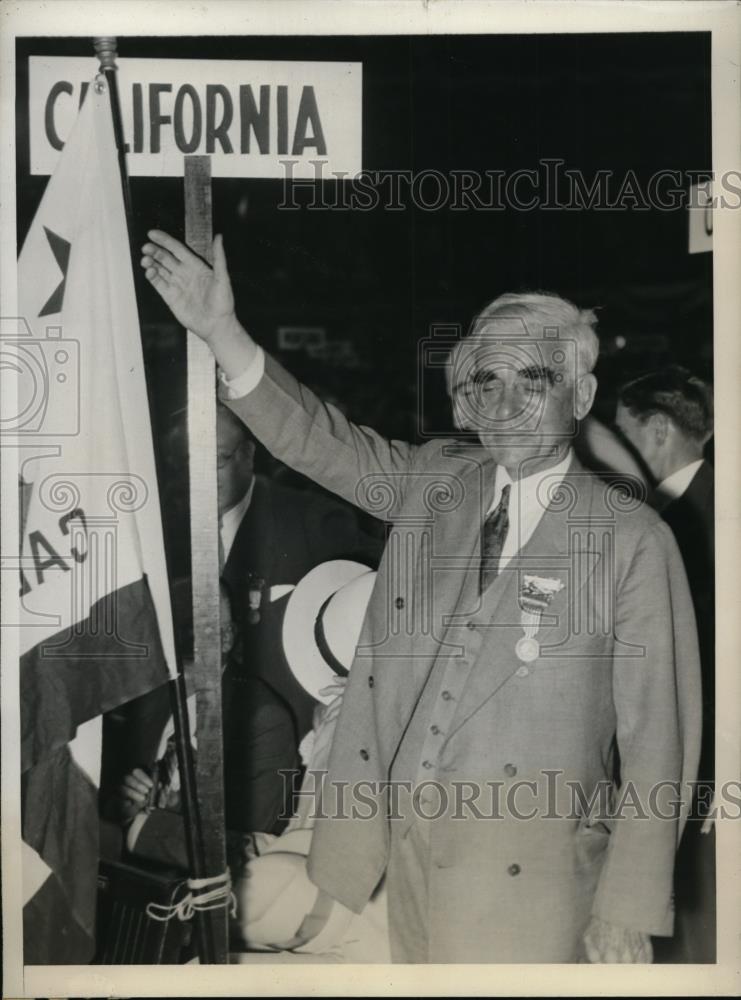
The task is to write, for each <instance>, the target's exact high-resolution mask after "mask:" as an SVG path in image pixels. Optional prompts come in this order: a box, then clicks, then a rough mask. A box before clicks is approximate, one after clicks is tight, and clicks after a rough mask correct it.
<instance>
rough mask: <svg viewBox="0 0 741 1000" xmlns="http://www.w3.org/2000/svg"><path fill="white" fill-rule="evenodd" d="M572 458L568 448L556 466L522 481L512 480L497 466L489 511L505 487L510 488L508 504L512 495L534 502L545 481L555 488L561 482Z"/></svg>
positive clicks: (542, 470)
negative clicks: (548, 481)
mask: <svg viewBox="0 0 741 1000" xmlns="http://www.w3.org/2000/svg"><path fill="white" fill-rule="evenodd" d="M573 457H574V452H573V451H572V449H571V448H569V450H568V451H567V452H566V456H565V457H564V458H563V459H562V460H561V461H560V462H559V463H558V464H557V465H550V466H549V467H548V468H547V469H539V470H538V471H537V472H533V473H531V474H530V475H529V476H523V478H522V479H514V480H513V479H512V477H511V476H510V474H509V473H508V472H507V470H506V469H505V467H504V466H503V465H498V466H497V471H496V474H495V477H494V497H493V500H492V503H491V506H490V507H489V510H490V511H492V510H493V509H494V508H495V507H496V505H497V504H498V503H499V498H500V496H501V495H502V489H503V488H504V487H505V486H507V485H510V486H511V487H512V489H511V490H510V503H512V499H513V498H512V494H513V493H516V494H519V496H520V497H521V498H522V499H523V500H525V499H526V498H527V500H528V501H530V502H532V501H533V500H536V499H537V498H538V493H539V489H540V484H541V483H542V482H543V481H544V480H545V479H550V480H551V481H552V483H553V486H555V485H556V484H557V482H560V480H562V479H563V477H564V476H565V475H566V473H567V472H568V469H569V466H570V465H571V460H572V459H573ZM549 492H550V491H549Z"/></svg>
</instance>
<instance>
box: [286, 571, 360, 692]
mask: <svg viewBox="0 0 741 1000" xmlns="http://www.w3.org/2000/svg"><path fill="white" fill-rule="evenodd" d="M375 580H376V574H375V572H374V571H373V570H370V569H368V567H367V566H363V564H362V563H358V562H352V561H350V560H348V559H333V560H331V561H330V562H325V563H321V565H319V566H316V567H315V568H314V569H312V570H311V571H310V572H309V573H307V574H306V576H305V577H304V578H303V579H302V580H301V581H300V582H299V583H298V584H297V586H296V587H295V588H294V590H293V591H292V592H291V595H290V597H289V598H288V604H287V605H286V611H285V615H284V618H283V651H284V653H285V657H286V660H287V661H288V665H289V667H290V668H291V671H292V673H293V675H294V677H295V678H296V680H297V681H298V682H299V684H301V686H302V687H303V688H304V690H305V691H307V692H308V693H309V694H310V695H311V696H312V698H316V699H317V701H324V702H326V701H328V700H329V697H331V696H329V697H327V696H325V695H322V694H320V691H321V690H322V688H324V687H326V686H327V685H328V684H331V683H332V682H333V681H335V680H336V679H337V677H338V676H340V677H344V676H347V673H348V671H349V669H350V666H351V664H352V661H353V658H354V655H355V647H356V646H357V644H358V638H359V636H360V629H361V627H362V624H363V619H364V618H365V611H366V608H367V607H368V601H369V599H370V594H371V590H373V584H374V583H375Z"/></svg>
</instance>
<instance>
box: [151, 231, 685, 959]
mask: <svg viewBox="0 0 741 1000" xmlns="http://www.w3.org/2000/svg"><path fill="white" fill-rule="evenodd" d="M149 239H150V242H148V243H147V244H145V246H144V248H143V258H142V265H143V267H144V268H145V272H146V275H147V278H148V279H149V281H150V282H151V283H152V285H153V286H154V287H155V288H156V289H157V291H158V292H159V293H160V294H161V296H162V298H163V299H164V301H165V302H166V303H167V304H168V305H169V306H170V308H171V309H172V311H173V313H174V314H175V316H176V318H177V319H178V320H179V321H180V322H181V323H183V325H185V326H187V327H188V328H189V329H191V330H193V331H195V332H196V333H197V334H198V335H199V336H201V337H202V338H203V339H204V340H205V341H206V342H207V343H208V344H209V346H210V347H211V350H212V351H213V353H214V355H215V357H216V360H217V362H218V365H219V368H220V370H221V377H222V380H223V382H224V388H223V393H222V395H223V397H224V398H225V400H226V402H227V405H229V406H230V407H231V408H232V409H233V410H234V412H235V413H236V414H237V415H238V416H239V417H241V418H242V419H243V420H244V421H245V422H246V423H247V424H248V425H249V426H250V428H251V430H252V431H253V433H254V434H255V435H256V436H257V437H258V438H260V439H261V440H262V441H263V442H264V443H265V444H266V445H267V447H268V448H269V449H270V450H272V451H273V452H274V453H275V454H276V455H277V456H278V457H279V458H280V459H281V460H282V461H284V462H286V463H287V464H289V465H292V466H293V467H295V468H297V469H298V470H300V471H301V472H304V473H305V474H307V475H309V476H312V477H313V478H314V479H315V480H317V481H318V482H319V483H321V484H322V485H323V486H325V487H327V488H329V489H330V490H334V491H335V492H336V493H338V494H340V495H341V496H343V497H345V498H347V499H350V500H352V501H353V502H355V503H357V504H359V505H361V506H363V507H365V508H366V509H368V510H371V511H372V512H374V513H375V514H376V515H379V516H383V517H385V518H387V519H388V520H389V521H390V522H391V523H392V525H393V527H392V530H391V533H390V536H389V541H388V544H387V547H386V552H385V555H384V559H383V562H382V564H381V567H380V569H379V573H378V578H377V583H376V586H375V589H374V592H373V594H372V596H371V600H370V604H369V609H368V614H367V617H366V621H365V624H364V626H363V631H362V634H361V638H360V642H359V645H358V649H357V653H356V657H355V661H354V663H353V666H352V670H351V672H350V680H349V686H348V689H347V693H346V697H345V701H344V705H343V711H342V714H341V717H340V719H339V722H338V728H337V732H336V738H335V741H334V744H333V749H332V754H331V758H330V763H329V769H328V774H327V776H326V780H325V782H324V785H323V789H322V796H321V812H320V814H319V818H318V819H317V823H316V828H315V834H314V840H313V844H312V850H311V856H310V859H309V869H308V870H309V874H310V877H311V878H312V880H313V881H314V883H315V884H316V886H317V889H318V891H317V900H316V905H315V908H314V912H313V913H312V914H311V915H310V916H311V918H312V919H311V920H309V921H308V922H307V926H314V927H316V926H317V925H321V921H322V918H323V915H326V914H327V912H328V910H329V908H331V906H332V901H333V900H336V901H339V902H340V903H342V904H344V905H345V906H347V907H349V908H350V909H352V910H353V911H355V912H359V911H360V910H361V909H362V907H363V906H364V904H365V903H366V901H367V900H368V899H369V898H370V897H371V896H372V894H373V892H374V889H375V888H376V886H377V884H378V882H379V880H380V879H381V877H382V875H383V874H384V873H386V885H387V889H388V903H389V920H390V934H391V948H392V955H393V957H394V960H395V961H401V962H572V961H584V960H587V961H592V962H600V961H602V962H610V961H612V962H646V961H650V960H651V954H652V952H651V941H650V936H651V935H668V934H671V931H672V923H673V907H672V899H671V887H672V872H673V866H674V857H675V852H676V849H677V844H678V841H679V837H680V835H681V831H682V827H683V824H684V820H685V817H686V810H687V807H688V803H689V796H688V795H687V794H685V791H684V786H683V783H684V782H688V781H691V780H693V779H694V776H695V770H696V767H697V758H698V749H699V738H700V681H699V667H698V653H697V638H696V633H695V625H694V618H693V613H692V604H691V601H690V597H689V592H688V588H687V582H686V578H685V575H684V570H683V567H682V562H681V558H680V556H679V553H678V551H677V548H676V545H675V543H674V540H673V538H672V535H671V532H670V531H669V529H668V528H667V527H666V526H665V525H664V524H662V522H661V520H660V519H659V518H658V517H657V516H656V515H655V514H654V513H653V512H652V511H651V510H649V509H647V508H646V507H644V506H643V505H640V504H636V503H635V501H633V500H631V499H630V498H627V495H626V494H622V493H621V492H620V491H616V490H615V489H614V487H612V488H611V487H609V486H607V485H606V484H604V483H602V482H600V481H599V480H598V479H596V478H595V477H594V476H592V475H591V474H589V473H587V472H586V471H585V470H584V469H583V468H582V467H581V466H580V465H579V464H578V463H577V461H576V460H575V459H574V457H573V455H572V452H571V447H570V439H571V437H572V435H573V434H574V433H575V431H576V427H577V423H578V421H579V420H580V419H581V418H583V417H584V416H585V415H586V414H587V412H588V411H589V409H590V407H591V404H592V400H593V398H594V393H595V389H596V381H595V378H594V376H593V375H592V374H591V369H592V367H593V366H594V362H595V360H596V356H597V340H596V335H595V334H594V330H593V325H594V316H593V314H591V313H586V312H580V311H579V310H578V309H576V308H575V307H574V306H572V305H571V304H570V303H567V302H565V301H564V300H562V299H559V298H557V297H555V296H541V295H537V296H503V297H501V298H499V299H497V300H495V302H493V303H492V304H491V305H490V306H489V307H487V309H486V310H484V312H483V313H482V314H481V315H480V316H479V317H478V318H477V320H476V321H475V323H474V326H473V329H472V332H471V335H470V336H469V338H467V339H466V340H465V341H464V342H463V343H462V345H461V347H460V348H459V349H458V350H457V351H456V352H455V357H454V359H453V364H452V368H451V379H450V388H451V392H452V395H453V401H454V408H455V411H456V418H457V422H458V424H459V426H461V427H464V428H468V429H469V430H470V431H473V432H474V433H475V437H476V440H475V442H467V443H463V444H461V443H459V442H456V441H452V440H435V441H429V442H427V443H426V444H424V445H422V446H418V447H416V446H412V445H409V444H405V443H403V442H400V441H386V440H384V439H383V438H382V437H381V436H379V435H378V434H376V433H375V432H373V431H372V430H370V429H368V428H366V427H358V426H356V425H354V424H352V423H350V422H349V421H348V420H347V419H346V418H345V417H344V416H343V415H342V414H341V413H340V412H339V411H338V410H337V409H336V408H334V407H332V406H330V405H327V404H324V403H322V402H321V401H320V400H319V399H318V398H317V397H316V396H315V395H314V394H313V393H311V392H310V391H309V390H307V389H306V388H305V387H304V386H301V385H300V384H299V383H297V382H296V380H295V379H294V378H292V376H291V375H290V374H288V372H286V371H285V370H284V369H283V368H281V367H280V365H278V364H277V363H276V362H275V361H274V360H273V359H271V358H270V357H268V356H266V355H264V354H263V352H262V350H261V349H260V348H259V347H258V346H257V345H256V344H255V343H254V341H253V340H252V339H251V338H250V337H249V335H248V334H247V333H246V332H245V331H244V329H243V328H242V327H241V325H240V324H239V322H238V320H237V318H236V316H235V315H234V300H233V296H232V292H231V287H230V282H229V278H228V273H227V267H226V258H225V254H224V250H223V245H222V241H221V238H220V237H217V238H216V240H215V241H214V268H213V270H211V269H210V268H208V267H207V265H205V264H204V263H203V262H202V261H201V260H200V259H199V258H197V257H196V256H195V255H193V254H192V253H191V252H190V251H189V250H188V249H187V248H186V247H184V246H183V245H182V244H181V243H179V242H178V241H176V240H174V239H172V238H171V237H169V236H168V235H167V234H165V233H162V232H159V231H156V230H154V231H152V232H150V234H149ZM602 792H605V795H604V796H602V798H604V799H607V800H608V802H607V805H604V803H603V806H600V807H598V808H595V802H597V800H598V799H599V798H600V795H601V793H602ZM322 817H325V818H322ZM428 817H432V818H428Z"/></svg>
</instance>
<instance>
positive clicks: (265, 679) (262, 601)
mask: <svg viewBox="0 0 741 1000" xmlns="http://www.w3.org/2000/svg"><path fill="white" fill-rule="evenodd" d="M168 444H169V446H170V447H169V449H168V451H169V456H168V463H169V467H170V468H171V469H172V470H173V475H175V469H177V466H178V464H180V468H181V469H182V468H184V467H185V464H184V457H185V454H186V437H185V433H184V427H183V426H182V425H181V423H180V422H178V423H177V424H176V425H175V426H174V427H173V428H172V429H171V431H170V432H169V434H168ZM217 445H218V456H217V475H218V495H219V542H220V546H219V547H220V556H221V581H222V587H223V588H225V590H226V592H227V595H228V597H229V602H230V605H231V622H228V625H229V626H230V627H231V628H233V636H230V637H229V641H228V642H226V644H225V655H226V662H225V667H224V672H223V677H222V694H223V728H224V783H225V813H226V825H227V829H228V830H234V831H238V832H244V833H249V832H255V831H262V832H266V833H279V832H280V830H281V829H282V828H283V826H284V825H285V820H286V819H287V817H288V816H290V815H291V811H292V805H291V797H292V792H293V786H294V782H293V781H292V780H291V778H290V775H291V774H293V775H294V777H295V776H297V775H298V773H299V768H300V766H301V760H300V757H299V753H298V746H299V743H300V741H301V739H302V738H303V736H304V735H305V734H306V733H307V732H308V731H309V730H310V729H311V725H312V715H313V710H314V707H315V705H316V701H315V700H314V699H313V698H312V697H311V696H310V695H309V694H308V693H307V692H306V691H305V690H304V689H303V688H302V687H301V685H300V684H299V682H298V681H297V680H296V679H295V677H294V676H293V674H292V672H291V670H290V668H289V666H288V664H287V662H286V660H285V657H284V655H283V650H282V646H281V641H280V630H281V625H282V619H283V611H284V609H285V603H286V601H287V598H288V594H289V593H290V591H291V590H292V589H293V586H295V584H297V583H298V582H299V580H300V579H301V578H302V577H303V576H305V575H306V573H308V571H309V570H310V569H312V568H313V567H314V566H317V565H318V564H319V563H322V562H325V561H326V560H328V559H336V558H341V557H347V558H353V559H356V560H359V561H362V562H365V563H367V564H369V565H372V566H375V565H377V563H378V559H379V557H380V553H381V550H382V548H383V535H382V529H381V528H380V525H378V528H376V526H375V525H374V523H373V522H372V521H371V520H370V519H367V520H366V521H365V522H364V525H361V522H360V519H359V518H358V516H357V515H356V513H355V511H354V510H353V508H352V507H350V506H349V505H348V504H344V503H341V502H339V501H337V500H335V499H334V498H331V497H329V496H325V495H323V494H320V493H318V492H316V491H315V490H311V489H306V490H301V489H296V488H291V487H286V486H281V485H278V484H276V483H273V482H272V481H271V480H269V479H267V478H265V477H263V476H260V475H256V474H255V472H254V456H255V441H254V439H253V438H252V437H251V435H250V434H249V432H248V431H247V429H246V428H245V426H244V424H243V423H241V421H239V420H237V418H236V417H235V416H234V415H233V414H232V413H231V412H230V411H229V410H227V409H226V408H225V407H219V410H218V413H217ZM179 459H180V460H183V461H182V462H179V461H178V460H179ZM169 486H170V489H168V490H166V494H165V504H164V510H165V516H166V536H167V539H168V542H169V549H170V553H171V556H172V557H173V558H174V561H175V563H176V565H178V566H179V567H180V570H181V571H182V569H183V568H184V567H186V566H187V553H186V552H183V551H182V549H184V548H186V547H187V538H188V531H187V509H186V507H185V505H183V504H182V502H180V503H178V497H182V493H183V492H184V491H185V484H184V483H183V481H182V474H180V476H179V478H178V479H177V480H175V481H174V482H170V483H169ZM168 495H169V496H170V497H171V499H172V502H169V501H168V499H167V497H168ZM168 515H170V516H169V518H168ZM190 601H191V588H190V580H189V578H188V577H185V578H182V579H181V580H180V581H178V584H177V586H176V587H175V589H174V614H175V619H176V626H178V629H179V632H180V635H181V637H182V642H183V653H184V655H185V657H186V660H187V657H188V656H189V647H191V646H192V636H189V635H188V634H187V633H188V632H189V617H190ZM225 618H226V616H225ZM222 638H224V637H222ZM169 714H170V704H169V696H168V691H167V687H166V686H164V687H162V688H160V689H158V690H156V691H153V692H150V693H149V694H148V695H146V696H144V697H143V698H140V699H136V701H135V702H131V703H130V704H129V705H128V706H124V707H123V708H122V709H121V710H120V712H119V713H117V716H118V717H117V719H115V720H107V726H106V730H107V732H106V735H107V740H106V743H107V747H106V751H107V752H106V753H105V761H104V777H103V781H102V787H103V788H104V797H105V787H106V786H107V787H108V788H110V787H111V786H118V794H117V795H116V796H115V797H114V801H113V803H110V804H109V805H108V809H107V810H106V811H107V813H108V815H113V816H116V817H117V818H120V819H123V820H124V821H126V820H128V819H130V818H131V816H132V815H134V814H135V813H136V812H138V811H139V810H140V809H141V808H142V807H143V806H144V804H145V802H146V800H147V797H148V795H149V791H150V789H151V785H152V781H151V774H152V771H153V767H154V762H155V759H156V756H157V750H158V746H159V742H160V737H161V734H162V732H163V729H164V726H165V724H166V722H167V719H168V717H169ZM282 772H287V773H282Z"/></svg>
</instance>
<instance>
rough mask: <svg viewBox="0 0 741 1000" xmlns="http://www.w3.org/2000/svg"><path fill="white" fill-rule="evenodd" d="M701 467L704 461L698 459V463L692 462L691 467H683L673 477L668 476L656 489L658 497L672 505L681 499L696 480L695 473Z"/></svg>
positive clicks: (673, 473)
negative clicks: (674, 501)
mask: <svg viewBox="0 0 741 1000" xmlns="http://www.w3.org/2000/svg"><path fill="white" fill-rule="evenodd" d="M701 465H702V459H701V458H698V459H697V461H695V462H690V463H689V465H683V466H682V468H681V469H677V471H676V472H672V474H671V476H667V477H666V479H663V480H662V481H661V482H660V483H659V485H658V486H657V487H656V495H657V497H659V498H661V500H663V501H664V503H670V502H671V501H672V500H676V499H678V498H679V497H681V495H682V494H683V493H684V492H685V490H686V489H687V488H688V486H689V485H690V483H691V482H692V480H693V479H694V477H695V473H696V472H697V470H698V469H699V468H700V466H701Z"/></svg>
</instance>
